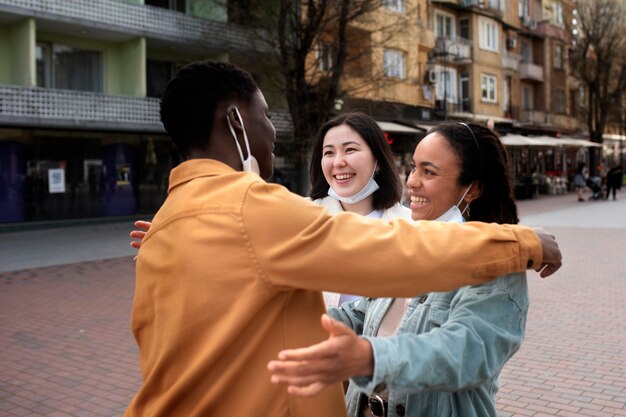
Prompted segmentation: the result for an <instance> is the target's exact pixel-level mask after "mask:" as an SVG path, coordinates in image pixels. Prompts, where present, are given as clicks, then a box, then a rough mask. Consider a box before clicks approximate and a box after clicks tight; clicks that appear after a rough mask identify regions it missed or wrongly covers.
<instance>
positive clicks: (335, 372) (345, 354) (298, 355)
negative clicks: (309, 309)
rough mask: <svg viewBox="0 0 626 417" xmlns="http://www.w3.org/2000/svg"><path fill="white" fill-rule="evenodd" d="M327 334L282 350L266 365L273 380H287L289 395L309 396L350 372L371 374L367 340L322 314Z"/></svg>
mask: <svg viewBox="0 0 626 417" xmlns="http://www.w3.org/2000/svg"><path fill="white" fill-rule="evenodd" d="M322 327H324V329H325V330H326V331H327V332H328V333H329V335H330V336H329V338H328V339H327V340H326V341H324V342H322V343H318V344H316V345H313V346H309V347H305V348H300V349H289V350H283V351H281V352H279V353H278V360H275V361H271V362H270V363H268V365H267V369H269V370H270V372H272V378H271V381H272V383H274V384H287V385H288V387H287V392H289V394H292V395H297V396H302V397H311V396H314V395H317V394H319V393H320V392H321V391H322V390H323V389H324V388H326V387H327V386H328V385H330V384H333V383H336V382H340V381H343V380H346V379H348V378H350V377H352V376H371V375H372V374H373V372H374V358H373V355H372V347H371V345H370V343H369V342H368V341H367V340H365V339H362V338H360V337H358V336H357V335H356V333H354V331H352V329H350V328H349V327H347V326H346V325H344V324H343V323H341V322H340V321H337V320H335V319H333V318H331V317H330V316H328V315H326V314H324V315H322Z"/></svg>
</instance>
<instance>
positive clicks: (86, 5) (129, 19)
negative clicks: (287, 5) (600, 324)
mask: <svg viewBox="0 0 626 417" xmlns="http://www.w3.org/2000/svg"><path fill="white" fill-rule="evenodd" d="M0 15H2V16H3V19H2V20H3V21H4V22H11V21H13V20H18V19H22V18H24V17H32V18H34V19H36V20H37V29H38V30H45V31H47V32H54V33H62V34H67V35H70V36H77V34H78V33H83V34H82V35H81V36H83V37H85V36H93V37H94V38H96V39H105V40H111V41H120V40H126V39H128V38H129V37H133V36H142V37H146V38H148V39H149V40H155V41H161V42H165V43H166V44H168V45H173V44H174V45H180V46H183V47H185V48H186V49H187V50H189V51H190V52H204V53H207V52H208V53H210V52H223V51H229V50H236V51H250V52H253V51H261V52H264V51H268V50H269V47H268V43H267V42H264V41H263V39H264V38H265V36H264V34H263V33H261V32H259V31H253V30H250V29H246V28H243V27H239V26H236V25H233V24H229V23H226V22H220V21H214V20H208V19H201V18H197V17H192V16H189V15H186V14H184V13H180V12H176V11H171V10H167V9H163V8H160V7H153V6H146V5H137V4H130V3H125V2H121V1H117V0H98V1H97V2H93V1H91V0H39V1H33V0H0ZM85 33H87V35H85ZM185 48H181V49H183V50H184V49H185Z"/></svg>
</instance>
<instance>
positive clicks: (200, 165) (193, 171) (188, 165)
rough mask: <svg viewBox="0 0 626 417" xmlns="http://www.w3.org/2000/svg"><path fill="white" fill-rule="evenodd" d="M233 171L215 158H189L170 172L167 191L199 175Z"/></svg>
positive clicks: (207, 175) (205, 175)
mask: <svg viewBox="0 0 626 417" xmlns="http://www.w3.org/2000/svg"><path fill="white" fill-rule="evenodd" d="M234 172H237V171H235V170H234V169H233V168H231V167H230V166H228V165H226V164H225V163H223V162H220V161H218V160H215V159H189V160H187V161H184V162H182V163H181V164H179V165H178V166H177V167H176V168H174V169H172V171H171V172H170V184H169V187H168V189H167V192H168V193H171V192H172V190H173V189H174V188H176V187H178V186H179V185H181V184H184V183H186V182H189V181H191V180H193V179H196V178H199V177H213V176H216V175H221V174H232V173H234Z"/></svg>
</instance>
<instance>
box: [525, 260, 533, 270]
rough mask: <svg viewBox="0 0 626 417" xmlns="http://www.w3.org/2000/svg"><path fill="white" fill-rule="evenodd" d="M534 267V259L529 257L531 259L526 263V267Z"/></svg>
mask: <svg viewBox="0 0 626 417" xmlns="http://www.w3.org/2000/svg"><path fill="white" fill-rule="evenodd" d="M532 267H533V260H532V259H529V260H528V263H527V264H526V269H530V268H532Z"/></svg>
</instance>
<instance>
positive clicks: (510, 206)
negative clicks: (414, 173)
mask: <svg viewBox="0 0 626 417" xmlns="http://www.w3.org/2000/svg"><path fill="white" fill-rule="evenodd" d="M433 132H437V133H439V134H440V135H442V136H443V137H444V138H445V139H446V141H447V142H448V144H449V145H450V147H451V148H452V149H453V150H454V153H455V154H456V155H457V157H458V158H459V160H460V161H461V173H460V175H459V185H469V184H471V183H472V182H473V181H478V184H479V187H480V189H481V194H480V196H479V197H478V198H477V199H476V200H474V201H472V203H471V204H470V210H469V211H470V214H469V218H468V219H467V220H470V221H481V222H496V223H510V224H517V223H518V222H519V218H518V215H517V206H516V205H515V200H514V198H513V187H512V184H511V178H510V168H509V158H508V155H507V153H506V150H505V149H504V146H503V145H502V142H501V141H500V139H499V138H498V135H496V133H495V132H494V131H493V130H491V129H489V128H487V127H485V126H481V125H478V124H475V123H467V124H465V123H444V124H441V125H439V126H436V127H434V128H433V129H432V130H431V131H430V132H429V133H433Z"/></svg>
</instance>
